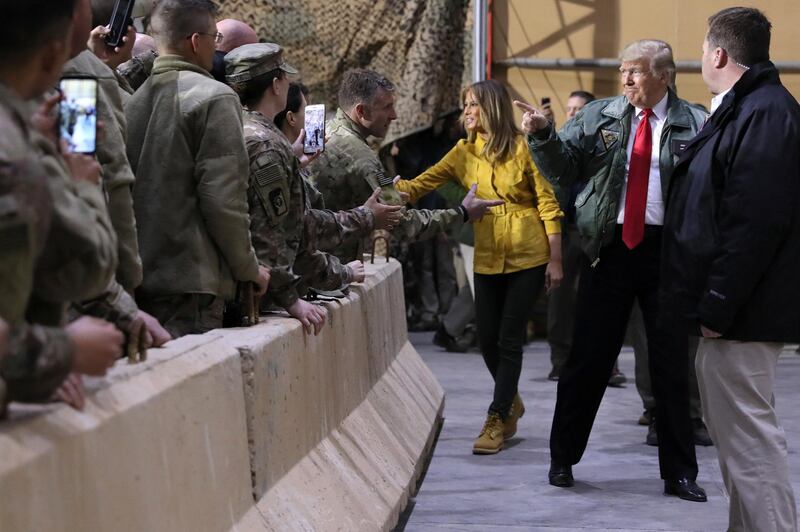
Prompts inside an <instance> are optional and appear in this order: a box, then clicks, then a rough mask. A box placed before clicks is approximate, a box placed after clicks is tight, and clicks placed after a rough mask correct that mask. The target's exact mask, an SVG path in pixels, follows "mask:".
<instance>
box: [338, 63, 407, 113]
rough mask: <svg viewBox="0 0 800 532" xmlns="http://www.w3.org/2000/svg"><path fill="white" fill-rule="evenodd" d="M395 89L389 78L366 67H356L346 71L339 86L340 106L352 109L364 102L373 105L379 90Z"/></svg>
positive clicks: (389, 90) (390, 90)
mask: <svg viewBox="0 0 800 532" xmlns="http://www.w3.org/2000/svg"><path fill="white" fill-rule="evenodd" d="M380 90H384V91H387V92H392V91H394V84H393V83H392V82H391V81H389V79H388V78H386V77H385V76H382V75H380V74H378V73H377V72H375V71H374V70H368V69H366V68H354V69H352V70H348V71H347V72H345V73H344V76H343V77H342V85H341V87H339V107H341V108H342V109H352V108H353V106H354V105H357V104H359V103H363V104H366V105H372V102H373V100H374V99H375V96H376V95H377V94H378V91H380Z"/></svg>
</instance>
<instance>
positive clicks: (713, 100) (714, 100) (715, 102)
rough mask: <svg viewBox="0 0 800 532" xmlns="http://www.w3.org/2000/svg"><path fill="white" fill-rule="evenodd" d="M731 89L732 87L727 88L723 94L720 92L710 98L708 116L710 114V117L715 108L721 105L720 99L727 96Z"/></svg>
mask: <svg viewBox="0 0 800 532" xmlns="http://www.w3.org/2000/svg"><path fill="white" fill-rule="evenodd" d="M731 88H733V87H729V88H728V90H726V91H724V92H720V93H719V94H717V95H716V96H714V97H713V98H711V113H710V114H712V115H713V114H714V111H716V110H717V108H718V107H719V106H720V105H721V104H722V99H723V98H724V97H725V95H726V94H728V93H729V92H731Z"/></svg>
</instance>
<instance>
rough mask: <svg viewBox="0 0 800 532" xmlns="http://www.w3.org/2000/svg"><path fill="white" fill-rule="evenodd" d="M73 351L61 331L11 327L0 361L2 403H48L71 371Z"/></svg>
mask: <svg viewBox="0 0 800 532" xmlns="http://www.w3.org/2000/svg"><path fill="white" fill-rule="evenodd" d="M73 349H74V348H73V344H72V341H71V340H70V339H69V336H68V335H67V333H66V332H65V331H64V329H60V328H54V327H43V326H40V325H32V324H27V323H24V322H23V323H18V324H16V325H14V326H13V327H11V328H10V329H9V332H8V335H7V352H6V356H5V357H3V358H2V361H0V377H1V378H2V380H3V381H5V385H6V401H24V402H41V401H47V400H49V399H50V398H51V397H52V395H53V392H55V391H56V390H57V389H58V387H59V386H60V385H61V383H62V382H63V381H64V379H65V378H66V377H67V375H69V372H70V370H71V369H72V362H73Z"/></svg>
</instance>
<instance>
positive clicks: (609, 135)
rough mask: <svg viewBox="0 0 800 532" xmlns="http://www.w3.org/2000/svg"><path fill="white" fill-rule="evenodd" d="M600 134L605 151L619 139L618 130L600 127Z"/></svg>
mask: <svg viewBox="0 0 800 532" xmlns="http://www.w3.org/2000/svg"><path fill="white" fill-rule="evenodd" d="M600 135H601V136H602V137H603V146H605V148H606V151H608V149H609V148H610V147H611V146H613V145H614V143H615V142H617V140H618V139H619V131H611V130H610V129H601V130H600Z"/></svg>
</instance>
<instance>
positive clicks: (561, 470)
mask: <svg viewBox="0 0 800 532" xmlns="http://www.w3.org/2000/svg"><path fill="white" fill-rule="evenodd" d="M547 480H549V481H550V485H551V486H556V487H558V488H571V487H572V486H574V485H575V479H574V478H572V466H568V465H560V464H556V463H555V462H550V471H548V473H547Z"/></svg>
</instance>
